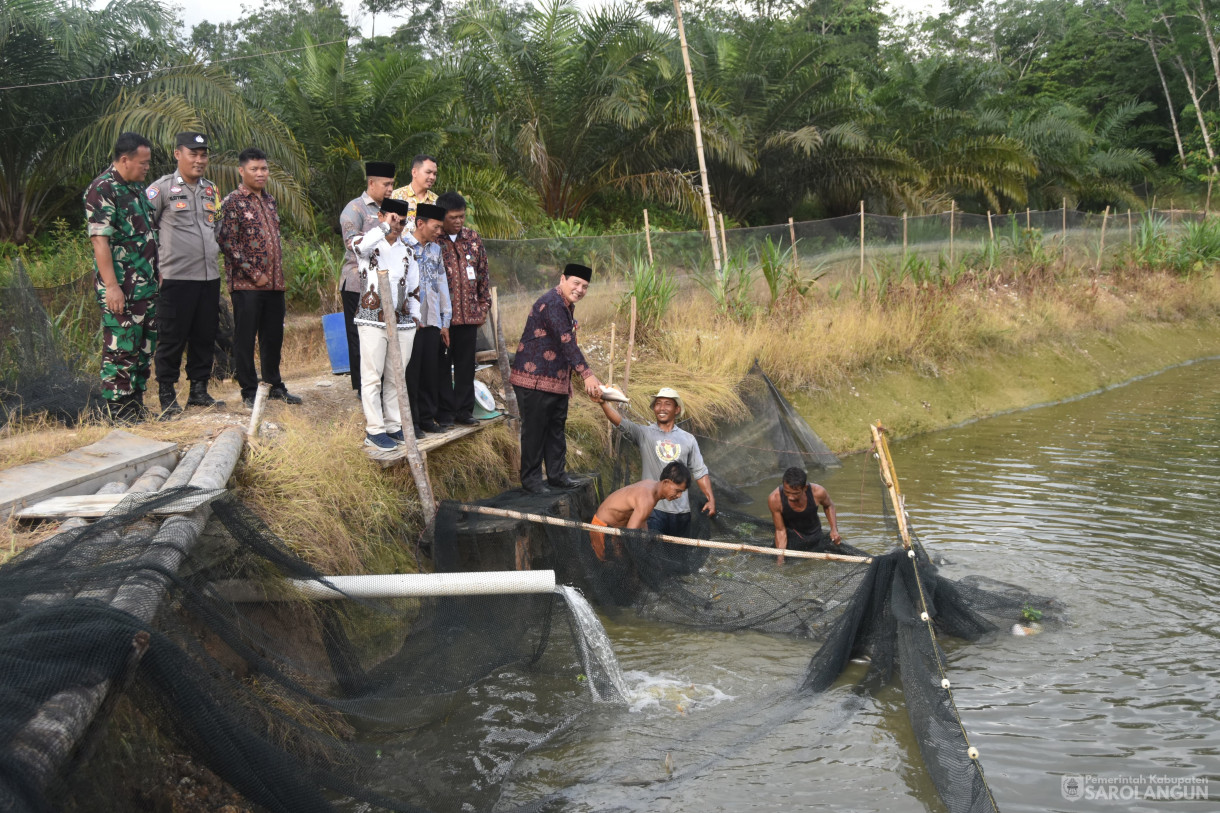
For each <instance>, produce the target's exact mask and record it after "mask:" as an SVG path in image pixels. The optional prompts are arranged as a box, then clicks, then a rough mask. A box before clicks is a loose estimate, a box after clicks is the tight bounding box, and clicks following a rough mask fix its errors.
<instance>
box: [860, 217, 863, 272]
mask: <svg viewBox="0 0 1220 813" xmlns="http://www.w3.org/2000/svg"><path fill="white" fill-rule="evenodd" d="M860 279H864V201H860Z"/></svg>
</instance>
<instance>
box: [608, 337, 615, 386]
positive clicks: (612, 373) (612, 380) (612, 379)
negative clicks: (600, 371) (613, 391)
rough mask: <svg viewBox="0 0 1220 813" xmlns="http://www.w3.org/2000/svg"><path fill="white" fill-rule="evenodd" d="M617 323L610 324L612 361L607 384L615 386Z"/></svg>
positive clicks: (609, 366)
mask: <svg viewBox="0 0 1220 813" xmlns="http://www.w3.org/2000/svg"><path fill="white" fill-rule="evenodd" d="M615 327H616V325H615V323H614V322H611V323H610V361H609V362H608V363H607V365H606V366H607V367H608V368H609V369H607V370H606V384H607V385H609V386H614V331H615Z"/></svg>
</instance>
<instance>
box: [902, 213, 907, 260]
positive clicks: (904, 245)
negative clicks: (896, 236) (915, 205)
mask: <svg viewBox="0 0 1220 813" xmlns="http://www.w3.org/2000/svg"><path fill="white" fill-rule="evenodd" d="M906 265H907V213H906V211H905V210H904V211H903V213H902V267H903V268H906Z"/></svg>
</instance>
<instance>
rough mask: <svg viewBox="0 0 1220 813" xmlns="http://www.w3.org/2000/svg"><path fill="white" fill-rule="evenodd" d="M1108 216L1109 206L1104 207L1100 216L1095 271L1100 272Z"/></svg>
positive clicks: (1104, 248)
mask: <svg viewBox="0 0 1220 813" xmlns="http://www.w3.org/2000/svg"><path fill="white" fill-rule="evenodd" d="M1109 217H1110V207H1109V206H1107V207H1106V211H1105V212H1104V213H1103V214H1102V216H1101V243H1100V244H1099V245H1098V247H1097V272H1098V273H1100V272H1101V255H1102V254H1103V253H1105V250H1106V220H1108V219H1109Z"/></svg>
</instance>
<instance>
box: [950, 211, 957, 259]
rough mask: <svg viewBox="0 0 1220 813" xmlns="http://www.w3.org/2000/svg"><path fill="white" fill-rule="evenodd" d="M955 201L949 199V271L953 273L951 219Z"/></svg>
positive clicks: (952, 219)
mask: <svg viewBox="0 0 1220 813" xmlns="http://www.w3.org/2000/svg"><path fill="white" fill-rule="evenodd" d="M956 214H957V201H955V200H950V201H949V273H953V261H954V259H955V255H954V251H953V231H954V229H953V221H954V220H956V219H957V218H956Z"/></svg>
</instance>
